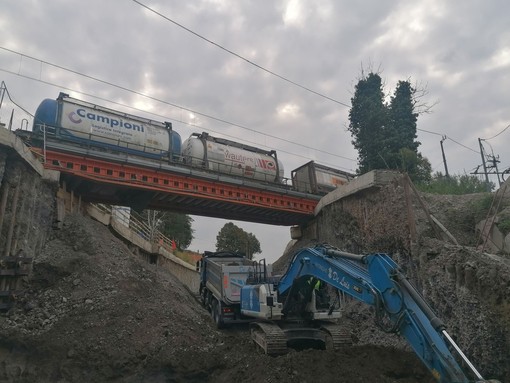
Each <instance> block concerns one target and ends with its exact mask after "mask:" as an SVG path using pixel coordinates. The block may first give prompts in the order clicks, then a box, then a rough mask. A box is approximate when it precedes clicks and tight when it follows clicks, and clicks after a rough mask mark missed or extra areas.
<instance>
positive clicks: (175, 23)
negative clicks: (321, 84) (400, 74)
mask: <svg viewBox="0 0 510 383" xmlns="http://www.w3.org/2000/svg"><path fill="white" fill-rule="evenodd" d="M133 2H135V3H136V4H138V5H140V6H141V7H143V8H145V9H147V10H148V11H150V12H152V13H154V14H155V15H158V16H159V17H161V18H163V19H165V20H166V21H168V22H170V23H172V24H174V25H177V26H178V27H179V28H182V29H184V30H185V31H187V32H189V33H191V34H192V35H194V36H196V37H198V38H200V39H202V40H204V41H207V42H208V43H209V44H212V45H214V46H215V47H217V48H219V49H221V50H223V51H225V52H227V53H229V54H231V55H232V56H235V57H237V58H238V59H241V60H243V61H245V62H247V63H248V64H250V65H253V66H254V67H256V68H258V69H260V70H262V71H264V72H266V73H269V74H271V75H273V76H275V77H278V78H279V79H281V80H283V81H286V82H288V83H290V84H292V85H295V86H297V87H299V88H301V89H304V90H306V91H307V92H310V93H313V94H315V95H317V96H320V97H323V98H325V99H327V100H329V101H333V102H335V103H337V104H339V105H342V106H345V107H347V108H350V107H351V106H350V105H348V104H346V103H344V102H341V101H338V100H335V99H334V98H332V97H329V96H326V95H325V94H323V93H320V92H317V91H315V90H313V89H310V88H308V87H306V86H304V85H301V84H299V83H297V82H295V81H292V80H290V79H288V78H287V77H284V76H282V75H280V74H278V73H276V72H273V71H272V70H269V69H267V68H264V67H263V66H262V65H259V64H257V63H255V62H253V61H251V60H248V59H247V58H246V57H244V56H241V55H240V54H238V53H236V52H234V51H232V50H230V49H228V48H225V47H224V46H222V45H220V44H218V43H215V42H214V41H212V40H210V39H208V38H207V37H204V36H202V35H200V34H198V33H197V32H195V31H193V30H191V29H189V28H187V27H185V26H184V25H182V24H180V23H178V22H177V21H175V20H173V19H171V18H170V17H168V16H165V15H164V14H162V13H161V12H158V11H156V10H155V9H154V8H151V7H149V6H148V5H145V4H143V3H142V2H140V1H138V0H133Z"/></svg>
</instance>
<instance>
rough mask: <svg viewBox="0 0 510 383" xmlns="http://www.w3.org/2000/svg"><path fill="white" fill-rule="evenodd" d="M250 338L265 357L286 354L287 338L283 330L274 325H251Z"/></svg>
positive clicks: (258, 323)
mask: <svg viewBox="0 0 510 383" xmlns="http://www.w3.org/2000/svg"><path fill="white" fill-rule="evenodd" d="M250 327H251V338H252V340H253V341H254V342H255V343H256V344H257V345H258V346H259V347H260V348H262V350H264V353H265V354H267V355H282V354H286V353H287V338H286V336H285V333H284V332H283V330H282V329H281V328H280V327H278V325H276V324H274V323H260V322H257V323H252V324H251V325H250Z"/></svg>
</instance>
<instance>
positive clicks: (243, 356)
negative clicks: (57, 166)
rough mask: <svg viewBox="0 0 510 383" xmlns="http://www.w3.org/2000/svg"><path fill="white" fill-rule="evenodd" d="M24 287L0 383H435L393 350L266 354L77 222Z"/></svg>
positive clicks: (71, 221) (6, 324)
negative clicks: (219, 325) (217, 326)
mask: <svg viewBox="0 0 510 383" xmlns="http://www.w3.org/2000/svg"><path fill="white" fill-rule="evenodd" d="M25 287H26V289H27V294H26V296H24V297H20V299H19V303H18V305H17V306H16V307H15V308H13V309H11V310H10V311H9V312H7V313H3V314H1V315H0V381H6V382H62V383H63V382H128V383H129V382H133V383H134V382H234V381H237V382H253V383H259V382H282V383H285V382H302V383H304V382H308V383H311V382H314V381H321V382H381V383H384V382H398V383H429V382H432V381H433V380H432V378H431V375H430V374H429V372H428V371H427V370H426V369H425V368H424V367H423V366H422V364H421V362H420V361H419V360H418V359H417V357H416V356H415V355H414V354H413V353H411V352H408V351H402V350H399V349H395V348H391V347H383V346H374V345H367V344H364V345H357V346H354V347H352V348H349V349H346V350H344V351H337V352H331V351H320V350H304V351H300V352H297V351H293V352H290V353H289V354H287V355H284V356H280V357H268V356H266V355H263V354H261V353H259V352H257V351H256V349H255V347H254V345H253V344H252V342H251V341H250V339H249V334H248V331H247V329H246V328H243V327H237V328H233V329H227V330H222V331H218V330H216V329H215V328H214V327H213V324H212V321H211V319H210V317H209V314H208V313H207V311H206V310H205V309H203V308H202V307H201V306H200V304H199V303H198V302H197V301H196V299H195V296H194V295H193V294H192V293H190V292H189V291H188V290H187V289H186V288H185V287H184V286H183V285H181V284H180V283H179V282H178V281H177V280H176V279H175V278H173V277H172V275H171V274H169V273H168V272H167V271H165V270H162V269H158V268H156V267H155V266H154V265H149V264H147V263H145V262H144V261H142V260H141V259H140V258H137V257H136V256H135V255H133V254H132V253H131V252H130V251H129V249H128V247H127V246H126V245H125V244H124V243H122V242H121V241H120V240H118V239H117V238H115V237H114V236H113V235H112V234H111V233H110V232H109V231H108V230H107V229H106V228H105V227H104V226H102V225H101V224H99V223H97V222H95V221H92V220H90V219H88V218H84V217H82V216H79V215H73V216H69V217H68V218H67V219H66V221H65V224H64V227H63V229H62V230H55V231H53V233H52V236H51V238H50V240H49V241H48V243H47V244H46V246H45V248H44V250H43V252H42V254H39V255H38V257H37V258H36V260H35V263H34V265H33V275H32V278H31V279H30V280H29V281H27V284H26V286H25Z"/></svg>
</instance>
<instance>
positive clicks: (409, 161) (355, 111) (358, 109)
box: [349, 73, 431, 181]
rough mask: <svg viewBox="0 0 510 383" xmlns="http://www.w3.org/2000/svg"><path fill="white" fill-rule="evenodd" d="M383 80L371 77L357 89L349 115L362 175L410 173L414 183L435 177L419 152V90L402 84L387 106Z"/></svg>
mask: <svg viewBox="0 0 510 383" xmlns="http://www.w3.org/2000/svg"><path fill="white" fill-rule="evenodd" d="M384 98H385V96H384V92H383V89H382V80H381V77H380V76H379V75H378V74H374V73H370V74H369V75H368V76H366V77H364V78H362V79H361V80H360V81H359V82H358V84H357V85H356V87H355V93H354V97H353V98H352V99H351V103H352V107H351V110H350V112H349V119H350V123H349V131H350V132H351V135H352V136H353V138H354V140H353V141H352V143H353V145H354V147H355V148H356V149H357V150H358V159H359V168H358V173H359V174H362V173H366V172H368V171H370V170H373V169H394V170H400V171H403V172H407V173H408V174H409V176H410V177H411V179H412V180H413V181H426V180H429V179H430V177H431V175H430V174H431V166H430V163H429V161H428V160H427V159H426V158H425V157H423V156H422V155H421V153H419V152H418V147H419V145H420V142H418V141H417V140H416V139H417V135H416V130H417V120H418V113H417V112H416V110H415V106H416V100H417V96H416V89H415V88H414V87H413V86H412V85H411V83H410V82H409V81H399V82H398V84H397V87H396V89H395V92H394V94H393V95H392V96H391V98H390V103H389V104H388V105H386V104H385V103H384Z"/></svg>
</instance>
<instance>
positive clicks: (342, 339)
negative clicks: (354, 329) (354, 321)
mask: <svg viewBox="0 0 510 383" xmlns="http://www.w3.org/2000/svg"><path fill="white" fill-rule="evenodd" d="M321 329H322V330H323V331H325V332H326V333H327V334H329V336H330V338H329V339H328V341H327V342H326V348H327V349H330V350H331V349H333V350H339V349H341V348H345V347H349V346H352V337H351V330H350V328H349V327H348V326H345V325H338V324H329V323H328V324H323V325H322V326H321Z"/></svg>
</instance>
